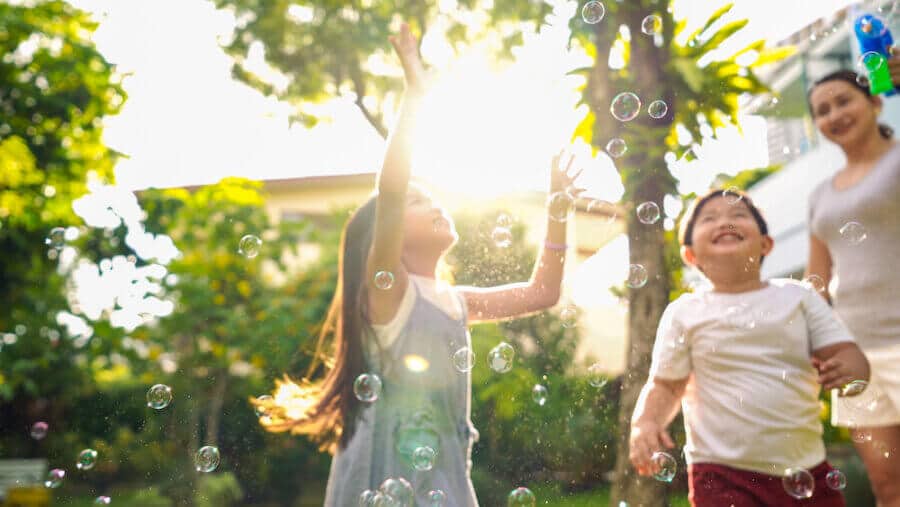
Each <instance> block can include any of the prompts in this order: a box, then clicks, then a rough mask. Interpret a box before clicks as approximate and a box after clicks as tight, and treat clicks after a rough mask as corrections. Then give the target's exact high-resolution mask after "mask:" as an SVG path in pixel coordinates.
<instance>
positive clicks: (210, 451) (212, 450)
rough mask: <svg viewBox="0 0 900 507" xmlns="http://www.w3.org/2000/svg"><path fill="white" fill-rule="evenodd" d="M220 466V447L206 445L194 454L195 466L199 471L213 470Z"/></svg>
mask: <svg viewBox="0 0 900 507" xmlns="http://www.w3.org/2000/svg"><path fill="white" fill-rule="evenodd" d="M218 466H219V449H218V448H217V447H214V446H212V445H205V446H203V447H201V448H200V450H199V451H197V454H196V455H195V456H194V468H196V469H197V471H198V472H212V471H213V470H215V469H216V468H217V467H218Z"/></svg>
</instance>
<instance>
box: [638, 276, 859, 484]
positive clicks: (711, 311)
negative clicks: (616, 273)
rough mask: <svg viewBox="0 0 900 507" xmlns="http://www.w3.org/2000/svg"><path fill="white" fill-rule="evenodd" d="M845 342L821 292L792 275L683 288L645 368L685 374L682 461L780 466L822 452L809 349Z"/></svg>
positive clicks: (658, 373)
mask: <svg viewBox="0 0 900 507" xmlns="http://www.w3.org/2000/svg"><path fill="white" fill-rule="evenodd" d="M848 341H853V338H852V337H851V335H850V333H849V332H848V331H847V329H846V328H845V327H844V325H843V324H842V323H841V322H840V321H839V320H838V319H837V317H836V316H835V315H834V313H833V312H832V310H831V308H830V307H829V306H828V304H827V303H826V302H825V301H824V299H823V298H822V297H821V296H819V295H817V294H815V293H814V292H812V291H811V290H809V289H807V288H806V287H805V286H803V285H801V284H800V283H797V282H794V281H792V280H770V281H769V282H768V284H767V285H766V286H765V287H763V288H761V289H758V290H754V291H749V292H743V293H739V294H725V293H718V292H713V291H712V290H709V289H707V290H703V291H700V292H695V293H691V294H685V295H683V296H681V297H680V298H678V299H677V300H675V301H673V302H672V303H671V304H670V305H669V306H668V307H667V308H666V310H665V312H664V313H663V316H662V319H661V320H660V324H659V330H658V332H657V336H656V344H655V345H654V348H653V363H652V365H651V368H650V375H651V376H653V377H658V378H661V379H668V380H676V379H683V378H686V377H688V376H690V379H689V381H688V384H687V388H686V390H685V395H684V397H683V398H682V409H683V410H684V420H685V426H686V433H687V445H686V446H685V449H684V451H685V458H686V460H687V462H688V463H717V464H723V465H727V466H731V467H734V468H738V469H743V470H751V471H756V472H761V473H766V474H771V475H781V474H782V473H783V472H784V470H785V469H786V468H790V467H801V468H811V467H813V466H815V465H817V464H819V463H821V462H822V461H823V460H824V459H825V447H824V444H823V443H822V424H821V422H820V421H819V411H820V407H819V402H818V395H819V389H820V386H819V384H818V382H817V380H816V379H817V377H818V375H817V373H816V370H815V369H814V368H813V367H812V365H811V364H810V358H811V357H812V355H811V354H812V351H814V350H818V349H820V348H823V347H825V346H828V345H833V344H835V343H839V342H848Z"/></svg>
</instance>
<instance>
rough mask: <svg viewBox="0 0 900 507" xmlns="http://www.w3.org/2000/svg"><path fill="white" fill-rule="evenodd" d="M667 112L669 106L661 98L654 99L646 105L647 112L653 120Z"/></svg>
mask: <svg viewBox="0 0 900 507" xmlns="http://www.w3.org/2000/svg"><path fill="white" fill-rule="evenodd" d="M668 112H669V106H668V104H666V103H665V102H664V101H662V100H654V101H653V102H651V103H650V105H649V106H647V114H648V115H650V117H651V118H653V119H654V120H658V119H660V118H662V117H663V116H665V115H666V113H668Z"/></svg>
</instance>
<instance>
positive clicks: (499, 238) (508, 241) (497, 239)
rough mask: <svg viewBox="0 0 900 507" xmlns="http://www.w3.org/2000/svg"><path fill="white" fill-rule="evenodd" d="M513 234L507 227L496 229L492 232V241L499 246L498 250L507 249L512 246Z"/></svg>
mask: <svg viewBox="0 0 900 507" xmlns="http://www.w3.org/2000/svg"><path fill="white" fill-rule="evenodd" d="M512 240H513V236H512V232H511V231H510V230H509V229H507V228H506V227H500V226H499V225H498V226H497V227H494V230H493V231H491V241H493V242H494V244H495V245H497V248H506V247H508V246H509V245H512Z"/></svg>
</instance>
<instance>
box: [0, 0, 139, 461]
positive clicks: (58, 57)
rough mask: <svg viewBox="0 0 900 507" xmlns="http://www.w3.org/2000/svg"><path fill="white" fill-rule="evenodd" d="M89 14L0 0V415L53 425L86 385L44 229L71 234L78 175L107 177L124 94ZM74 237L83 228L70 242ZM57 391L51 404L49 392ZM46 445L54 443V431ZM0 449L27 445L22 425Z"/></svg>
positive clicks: (18, 452) (24, 449) (33, 446)
mask: <svg viewBox="0 0 900 507" xmlns="http://www.w3.org/2000/svg"><path fill="white" fill-rule="evenodd" d="M95 28H96V24H95V23H93V22H92V21H91V20H90V18H89V17H88V15H87V14H86V13H84V12H82V11H79V10H77V9H75V8H74V7H72V6H70V5H69V4H68V3H66V2H63V1H40V2H27V3H25V2H21V3H17V4H16V5H12V4H10V3H8V2H4V3H0V54H2V55H3V57H2V58H0V251H2V252H3V254H2V255H3V262H2V263H0V336H2V340H0V341H2V344H0V347H2V348H3V352H2V354H0V400H2V402H3V404H4V405H5V407H4V410H3V414H4V417H3V421H2V425H3V426H4V427H7V428H27V427H28V425H29V424H30V423H32V422H34V421H35V420H37V419H43V420H46V421H50V424H51V425H54V424H55V423H56V422H57V421H59V420H63V417H62V415H63V414H64V413H65V410H66V409H67V407H69V406H70V404H69V401H68V400H71V399H72V398H73V397H75V396H77V395H79V394H81V393H83V392H85V391H86V390H88V389H90V386H91V385H92V379H91V377H90V375H89V370H88V369H87V368H84V367H83V363H79V362H78V361H77V360H76V361H73V359H76V358H77V357H78V356H80V355H82V354H83V353H84V352H85V351H84V349H83V343H82V342H79V341H76V340H73V339H72V338H73V336H71V335H70V334H69V333H68V332H67V330H66V328H65V327H63V326H62V324H61V323H60V322H59V321H58V320H57V319H58V316H59V315H60V312H63V311H71V309H70V308H69V305H68V304H67V301H66V297H65V295H66V292H65V290H64V287H65V281H66V277H65V273H64V272H61V271H60V266H59V259H58V257H59V255H60V250H59V249H57V248H54V245H47V244H45V240H46V239H47V238H48V235H49V233H50V231H51V230H52V229H53V228H57V227H62V228H68V231H67V233H68V235H67V237H68V239H70V240H71V239H72V238H73V236H77V235H78V233H79V230H78V229H77V228H76V226H78V225H80V220H79V219H78V217H76V215H75V214H74V212H73V210H72V201H73V200H74V199H76V198H78V197H79V196H81V195H82V194H84V193H85V192H86V191H87V190H86V184H87V179H88V175H89V174H93V175H94V177H95V178H96V179H97V180H99V181H111V179H112V168H113V165H114V163H115V160H116V157H117V154H116V153H115V152H113V151H112V150H110V149H109V148H107V147H106V146H105V145H104V144H103V142H102V134H103V123H102V120H103V118H104V116H107V115H113V114H116V113H117V112H118V110H119V107H120V106H121V104H122V103H123V101H124V100H125V93H124V91H123V90H122V88H121V87H120V86H119V84H118V82H117V78H116V76H115V74H114V69H113V67H112V65H111V64H110V63H109V62H107V61H106V60H105V59H104V58H103V56H102V55H101V54H100V53H99V52H98V51H97V50H96V48H95V47H94V44H93V42H92V41H91V39H90V37H91V33H92V32H93V31H94V29H95ZM69 244H70V245H74V246H79V247H84V246H87V245H88V238H86V237H84V235H83V234H82V237H81V238H80V239H79V240H77V241H70V242H69ZM51 399H52V400H59V401H58V402H54V403H50V402H49V400H51ZM53 445H65V444H63V443H61V442H60V441H59V440H55V441H54V443H53V444H51V446H53ZM0 446H2V447H3V452H2V454H4V455H11V456H23V455H25V456H27V455H34V454H37V453H38V444H37V443H36V442H34V441H32V440H30V439H27V433H20V432H18V431H17V432H15V435H9V438H8V439H3V441H2V443H0Z"/></svg>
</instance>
